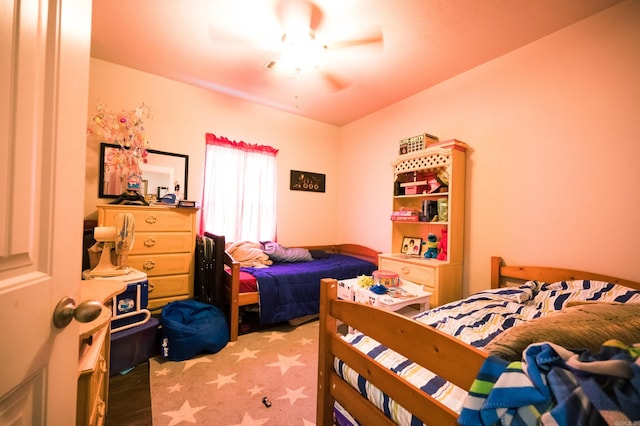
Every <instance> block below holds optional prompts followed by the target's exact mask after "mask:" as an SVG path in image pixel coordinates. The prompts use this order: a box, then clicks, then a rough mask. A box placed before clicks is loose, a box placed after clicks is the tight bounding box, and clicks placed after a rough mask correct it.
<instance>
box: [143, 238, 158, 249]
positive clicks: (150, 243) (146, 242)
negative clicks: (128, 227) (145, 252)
mask: <svg viewBox="0 0 640 426" xmlns="http://www.w3.org/2000/svg"><path fill="white" fill-rule="evenodd" d="M144 245H145V247H153V246H155V245H156V240H154V239H153V238H151V237H149V238H147V239H146V240H144Z"/></svg>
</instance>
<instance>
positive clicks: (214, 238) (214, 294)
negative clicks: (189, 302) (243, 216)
mask: <svg viewBox="0 0 640 426" xmlns="http://www.w3.org/2000/svg"><path fill="white" fill-rule="evenodd" d="M224 246H225V238H224V235H212V234H208V233H206V234H205V235H197V236H196V248H195V252H196V253H195V263H196V264H195V278H194V298H195V299H196V300H199V301H201V302H203V303H208V304H210V305H214V306H217V307H218V308H221V309H222V307H223V303H224V302H223V291H224V290H223V287H222V286H223V283H222V282H221V280H222V276H223V274H224Z"/></svg>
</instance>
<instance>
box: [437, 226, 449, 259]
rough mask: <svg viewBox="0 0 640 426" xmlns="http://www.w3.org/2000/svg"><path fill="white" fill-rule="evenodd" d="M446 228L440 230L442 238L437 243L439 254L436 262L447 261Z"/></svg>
mask: <svg viewBox="0 0 640 426" xmlns="http://www.w3.org/2000/svg"><path fill="white" fill-rule="evenodd" d="M447 232H448V231H447V228H443V229H442V237H440V242H439V243H438V249H439V250H440V253H439V254H438V257H437V259H438V260H447Z"/></svg>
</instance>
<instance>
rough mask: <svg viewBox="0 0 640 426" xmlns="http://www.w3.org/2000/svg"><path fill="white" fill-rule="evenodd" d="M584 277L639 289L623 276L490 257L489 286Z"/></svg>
mask: <svg viewBox="0 0 640 426" xmlns="http://www.w3.org/2000/svg"><path fill="white" fill-rule="evenodd" d="M584 279H589V280H598V281H607V282H611V283H615V284H620V285H624V286H627V287H630V288H634V289H637V290H640V283H637V282H634V281H629V280H625V279H623V278H618V277H612V276H609V275H602V274H596V273H593V272H587V271H578V270H574V269H564V268H551V267H542V266H507V265H505V263H504V261H503V260H502V258H501V257H500V256H492V257H491V288H498V287H507V286H509V285H518V284H521V283H523V282H525V281H529V280H538V281H544V282H548V283H552V282H556V281H571V280H584Z"/></svg>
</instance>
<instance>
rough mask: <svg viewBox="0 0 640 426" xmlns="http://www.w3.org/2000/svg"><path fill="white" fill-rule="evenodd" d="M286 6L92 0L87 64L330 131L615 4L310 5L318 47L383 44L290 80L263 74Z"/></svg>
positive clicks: (220, 0) (586, 0)
mask: <svg viewBox="0 0 640 426" xmlns="http://www.w3.org/2000/svg"><path fill="white" fill-rule="evenodd" d="M285 1H290V0H93V23H92V25H93V29H92V43H91V56H93V57H95V58H99V59H102V60H105V61H109V62H113V63H116V64H120V65H123V66H126V67H130V68H134V69H137V70H140V71H144V72H148V73H152V74H156V75H159V76H162V77H166V78H170V79H172V80H176V81H181V82H184V83H188V84H192V85H194V86H198V87H202V88H205V89H209V90H213V91H217V92H221V93H226V94H229V95H232V96H236V97H239V98H242V99H245V100H248V101H252V102H256V103H259V104H263V105H267V106H270V107H273V108H278V109H281V110H284V111H288V112H291V113H294V114H298V115H301V116H304V117H308V118H311V119H314V120H318V121H322V122H326V123H329V124H333V125H338V126H340V125H344V124H347V123H349V122H351V121H353V120H356V119H358V118H360V117H363V116H365V115H367V114H369V113H371V112H374V111H376V110H378V109H380V108H383V107H385V106H387V105H389V104H392V103H394V102H397V101H399V100H401V99H404V98H406V97H408V96H411V95H413V94H415V93H418V92H420V91H423V90H425V89H427V88H429V87H431V86H433V85H435V84H437V83H439V82H441V81H444V80H446V79H449V78H451V77H453V76H455V75H457V74H460V73H462V72H464V71H466V70H469V69H471V68H473V67H475V66H478V65H480V64H482V63H485V62H487V61H490V60H491V59H493V58H496V57H498V56H501V55H503V54H505V53H507V52H509V51H512V50H514V49H517V48H519V47H521V46H523V45H525V44H527V43H530V42H532V41H534V40H536V39H539V38H541V37H544V36H546V35H548V34H550V33H552V32H554V31H557V30H559V29H561V28H563V27H565V26H567V25H570V24H572V23H575V22H577V21H579V20H581V19H584V18H586V17H588V16H590V15H593V14H595V13H597V12H600V11H602V10H604V9H606V8H608V7H610V6H612V5H615V4H617V3H620V2H621V1H622V0H314V3H315V5H316V7H317V8H318V11H319V12H320V13H321V15H318V14H316V15H314V16H316V17H317V16H321V18H322V20H321V22H320V25H319V26H318V27H317V28H316V31H315V33H316V36H317V37H318V38H320V39H322V40H323V41H325V43H328V44H329V45H330V44H331V42H332V41H342V40H349V39H362V38H367V37H375V36H377V35H382V37H383V41H382V42H378V43H369V44H364V45H359V46H355V47H342V48H339V49H331V47H329V49H328V50H327V53H326V56H325V62H324V63H323V64H321V65H320V66H319V68H318V69H315V70H312V71H309V72H306V73H302V74H300V75H299V76H298V77H297V78H292V77H290V76H287V75H283V74H280V73H279V72H278V71H276V70H268V69H266V68H265V67H264V66H265V64H266V63H267V62H268V61H269V60H270V59H276V58H274V54H273V52H269V51H268V50H267V49H266V48H265V47H264V45H265V41H266V40H269V39H271V38H273V37H275V38H279V37H280V36H281V35H282V32H283V30H282V27H281V25H280V23H281V22H280V21H281V19H282V18H278V16H281V15H278V14H277V13H276V10H279V9H278V8H282V7H284V2H285ZM314 22H315V21H314ZM336 82H339V83H338V84H336Z"/></svg>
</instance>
